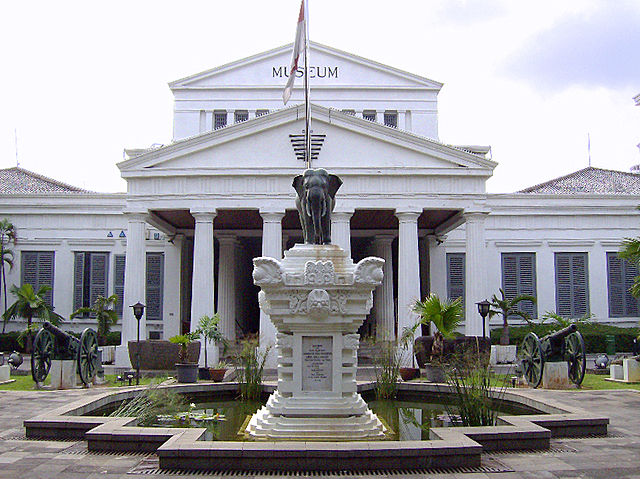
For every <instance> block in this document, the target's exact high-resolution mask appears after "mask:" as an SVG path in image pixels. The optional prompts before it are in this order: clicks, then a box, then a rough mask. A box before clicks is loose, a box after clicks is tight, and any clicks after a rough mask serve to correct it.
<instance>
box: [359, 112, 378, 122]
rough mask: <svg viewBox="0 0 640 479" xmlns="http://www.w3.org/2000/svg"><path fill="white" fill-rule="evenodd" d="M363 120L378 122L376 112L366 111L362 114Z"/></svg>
mask: <svg viewBox="0 0 640 479" xmlns="http://www.w3.org/2000/svg"><path fill="white" fill-rule="evenodd" d="M362 118H363V119H365V120H369V121H376V112H375V110H365V111H363V112H362Z"/></svg>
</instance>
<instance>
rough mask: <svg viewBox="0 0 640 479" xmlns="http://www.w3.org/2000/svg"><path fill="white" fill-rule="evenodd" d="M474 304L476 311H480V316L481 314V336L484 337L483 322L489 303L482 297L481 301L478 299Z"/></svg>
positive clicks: (485, 335)
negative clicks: (476, 306)
mask: <svg viewBox="0 0 640 479" xmlns="http://www.w3.org/2000/svg"><path fill="white" fill-rule="evenodd" d="M476 304H477V305H478V313H480V316H482V337H483V338H486V337H487V333H486V329H485V324H484V323H485V320H486V319H487V314H489V308H490V307H491V303H490V302H489V301H487V300H486V299H483V300H482V301H479V302H478V303H476Z"/></svg>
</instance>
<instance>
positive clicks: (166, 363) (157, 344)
mask: <svg viewBox="0 0 640 479" xmlns="http://www.w3.org/2000/svg"><path fill="white" fill-rule="evenodd" d="M128 346H129V359H130V360H131V365H132V366H133V367H134V368H135V367H136V364H137V363H136V353H137V351H138V343H137V341H129V343H128ZM179 351H180V345H179V344H174V343H172V342H169V341H164V340H157V341H156V340H144V341H140V369H142V370H145V371H146V370H165V371H170V370H172V369H173V365H174V364H176V363H177V362H178V352H179ZM199 358H200V341H194V342H192V343H191V344H189V347H188V348H187V361H189V362H190V363H197V362H198V359H199Z"/></svg>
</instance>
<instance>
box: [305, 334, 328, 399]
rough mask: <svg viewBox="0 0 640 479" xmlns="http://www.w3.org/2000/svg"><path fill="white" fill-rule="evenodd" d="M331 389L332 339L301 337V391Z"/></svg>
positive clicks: (326, 337)
mask: <svg viewBox="0 0 640 479" xmlns="http://www.w3.org/2000/svg"><path fill="white" fill-rule="evenodd" d="M332 389H333V338H332V337H331V336H302V390H303V391H331V390H332Z"/></svg>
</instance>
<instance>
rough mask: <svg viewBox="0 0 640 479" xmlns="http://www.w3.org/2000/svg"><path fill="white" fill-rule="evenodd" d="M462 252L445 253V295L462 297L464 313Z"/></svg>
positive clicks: (450, 298) (450, 297)
mask: <svg viewBox="0 0 640 479" xmlns="http://www.w3.org/2000/svg"><path fill="white" fill-rule="evenodd" d="M464 259H465V256H464V253H447V297H448V298H449V301H452V300H454V299H457V298H462V304H463V307H462V311H463V314H464V268H465V263H464Z"/></svg>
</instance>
